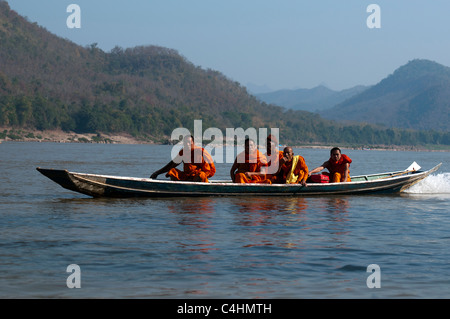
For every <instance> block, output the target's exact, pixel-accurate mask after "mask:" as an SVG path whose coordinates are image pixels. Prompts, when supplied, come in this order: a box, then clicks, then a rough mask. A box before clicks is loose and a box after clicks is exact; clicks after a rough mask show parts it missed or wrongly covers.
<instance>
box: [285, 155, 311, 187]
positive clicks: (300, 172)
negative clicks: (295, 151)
mask: <svg viewBox="0 0 450 319" xmlns="http://www.w3.org/2000/svg"><path fill="white" fill-rule="evenodd" d="M296 157H297V158H298V161H297V165H296V166H295V168H294V171H293V174H294V176H296V177H297V178H296V180H295V181H291V182H290V184H298V183H300V182H301V181H302V180H303V179H304V178H305V177H307V176H308V172H309V170H308V166H307V165H306V163H305V159H304V158H303V157H302V156H300V155H296ZM293 163H294V160H292V161H290V162H286V163H284V164H283V165H281V173H282V174H283V175H282V176H283V177H282V178H283V179H282V180H283V183H288V181H287V179H288V177H289V174H290V173H291V170H292V164H293Z"/></svg>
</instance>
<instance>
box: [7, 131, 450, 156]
mask: <svg viewBox="0 0 450 319" xmlns="http://www.w3.org/2000/svg"><path fill="white" fill-rule="evenodd" d="M5 141H6V142H8V141H13V142H53V143H102V144H168V142H169V140H168V139H166V140H163V139H157V138H152V137H149V136H143V137H134V136H132V135H131V134H127V133H122V134H105V133H84V134H80V133H75V132H65V131H62V130H46V131H39V130H31V129H12V128H8V127H0V143H1V142H5ZM205 143H206V142H205ZM206 144H208V143H206ZM334 146H336V145H323V144H302V145H292V147H295V148H312V149H314V148H316V149H330V148H332V147H334ZM337 146H339V147H341V148H343V149H360V150H367V151H386V150H389V151H430V152H449V151H450V145H426V146H423V145H418V146H417V145H370V146H367V145H364V146H359V145H337Z"/></svg>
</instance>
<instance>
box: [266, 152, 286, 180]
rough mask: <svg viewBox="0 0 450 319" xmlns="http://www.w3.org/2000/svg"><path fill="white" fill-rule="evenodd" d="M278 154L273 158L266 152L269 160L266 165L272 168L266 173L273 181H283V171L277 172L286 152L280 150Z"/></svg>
mask: <svg viewBox="0 0 450 319" xmlns="http://www.w3.org/2000/svg"><path fill="white" fill-rule="evenodd" d="M277 155H278V156H273V158H271V157H272V156H271V155H269V154H266V156H267V160H268V161H269V162H268V163H267V165H266V166H267V167H268V169H269V170H270V171H269V172H268V174H266V178H267V179H269V180H270V181H271V182H272V183H283V181H282V176H281V173H278V174H277V172H278V169H279V167H280V160H281V159H282V158H283V156H284V153H283V151H278V154H277ZM272 160H273V161H272Z"/></svg>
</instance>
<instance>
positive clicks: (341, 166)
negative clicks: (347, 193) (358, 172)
mask: <svg viewBox="0 0 450 319" xmlns="http://www.w3.org/2000/svg"><path fill="white" fill-rule="evenodd" d="M351 162H352V160H351V159H350V157H348V156H347V155H345V154H341V158H340V160H339V161H337V162H336V161H333V160H332V158H331V157H330V159H329V160H328V167H327V168H328V170H329V171H330V182H331V183H340V182H344V175H345V166H346V165H345V164H347V163H348V164H349V165H350V163H351ZM347 182H351V179H350V169H349V172H348V178H347Z"/></svg>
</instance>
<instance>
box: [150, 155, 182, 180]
mask: <svg viewBox="0 0 450 319" xmlns="http://www.w3.org/2000/svg"><path fill="white" fill-rule="evenodd" d="M178 157H180V156H179V155H178V156H177V157H176V158H175V159H174V160H172V161H170V162H169V163H167V164H166V165H165V166H164V167H163V168H161V169H159V170H157V171H156V172H154V173H153V174H152V175H151V176H150V178H153V179H155V178H157V177H158V175H159V174H163V173H167V172H168V171H170V170H171V169H172V168H175V167H177V166H178V165H179V164H180V163H181V161H180V160H179V159H180V158H178ZM177 163H178V164H177Z"/></svg>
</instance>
